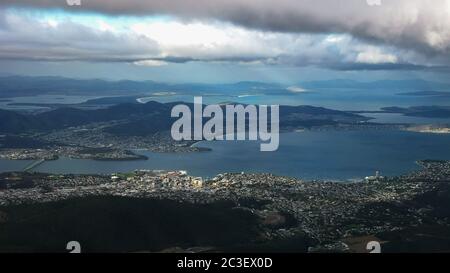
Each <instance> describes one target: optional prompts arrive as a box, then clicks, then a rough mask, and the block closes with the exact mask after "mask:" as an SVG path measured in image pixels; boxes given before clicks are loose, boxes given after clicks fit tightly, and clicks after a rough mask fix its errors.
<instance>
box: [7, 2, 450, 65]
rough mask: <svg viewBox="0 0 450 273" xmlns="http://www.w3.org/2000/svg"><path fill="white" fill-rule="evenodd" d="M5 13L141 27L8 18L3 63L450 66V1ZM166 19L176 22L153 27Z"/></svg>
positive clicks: (110, 5)
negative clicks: (76, 15)
mask: <svg viewBox="0 0 450 273" xmlns="http://www.w3.org/2000/svg"><path fill="white" fill-rule="evenodd" d="M0 7H3V8H9V7H36V8H42V9H46V10H48V9H49V8H53V7H55V8H63V9H66V10H70V11H72V12H83V11H95V12H98V13H103V14H114V15H116V14H120V15H132V16H139V17H140V18H142V20H141V21H139V20H138V21H136V22H132V23H127V24H126V25H122V26H121V29H118V27H117V25H114V24H112V25H111V24H110V22H109V21H106V22H105V21H101V20H99V21H98V23H96V24H95V25H86V24H83V22H78V21H76V20H73V18H71V16H72V15H67V17H66V18H63V19H59V20H58V21H54V22H52V21H51V20H47V19H43V18H39V17H33V16H24V15H23V14H20V13H15V12H14V11H11V10H9V9H6V10H3V11H2V13H3V14H2V16H0V18H2V19H0V31H2V35H1V36H0V42H1V45H0V49H1V51H0V54H1V55H0V57H1V58H12V59H14V58H25V59H26V58H28V59H30V58H35V59H48V60H71V59H77V60H90V61H102V60H103V61H128V62H134V63H136V64H138V65H149V66H159V65H164V64H166V63H167V62H183V61H190V60H193V61H214V62H220V61H231V62H237V63H241V64H259V63H262V64H268V65H276V64H287V65H301V66H304V65H317V66H327V67H330V68H337V69H352V68H353V67H355V68H358V69H359V68H365V67H368V69H370V68H369V67H370V66H371V68H372V69H377V68H380V69H385V68H389V67H391V68H397V69H414V68H426V67H442V66H448V64H449V63H450V57H449V56H450V54H449V53H450V1H449V0H433V1H432V2H430V1H426V0H391V1H383V2H382V5H381V6H369V5H368V4H367V2H366V0H302V1H298V0H278V1H269V0H247V1H238V0H216V1H212V0H183V1H181V0H180V1H178V0H160V1H140V0H128V1H119V0H109V1H107V2H105V1H100V0H82V5H81V6H68V5H67V4H66V1H64V0H60V1H59V0H58V1H57V0H54V1H50V0H28V1H27V0H14V1H12V0H2V1H0ZM161 14H166V15H172V16H175V17H174V18H172V19H171V20H168V21H167V20H166V21H164V20H163V21H147V20H146V18H147V17H148V16H149V15H161ZM92 16H95V15H92ZM119 18H120V17H119ZM110 20H114V19H110ZM117 20H120V19H117Z"/></svg>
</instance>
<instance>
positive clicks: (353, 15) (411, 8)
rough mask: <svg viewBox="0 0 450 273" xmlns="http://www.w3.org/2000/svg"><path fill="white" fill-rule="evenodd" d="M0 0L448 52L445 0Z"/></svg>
mask: <svg viewBox="0 0 450 273" xmlns="http://www.w3.org/2000/svg"><path fill="white" fill-rule="evenodd" d="M381 1H382V2H381V5H380V6H370V5H368V4H367V3H368V2H373V0H300V1H299V0H277V1H272V0H246V1H242V0H157V1H142V0H127V1H123V0H108V1H102V0H81V2H82V5H81V6H68V5H67V4H66V1H65V0H53V1H50V0H14V1H13V0H2V1H1V4H3V5H4V6H13V5H15V6H33V7H40V8H49V7H58V8H65V9H67V10H72V11H77V10H87V11H95V12H101V13H109V14H129V15H150V14H170V15H175V16H180V17H183V18H186V19H217V20H223V21H229V22H232V23H235V24H239V25H242V26H245V27H249V28H257V29H262V30H268V31H277V32H313V33H316V32H321V33H324V32H327V33H328V32H339V33H349V34H351V35H353V36H355V37H358V38H362V39H368V40H371V41H375V42H381V43H385V44H389V45H395V46H398V47H402V48H410V49H414V50H417V51H420V52H422V53H424V54H429V55H436V54H447V53H449V48H450V31H449V28H450V25H449V23H450V21H449V15H450V14H449V11H450V5H449V3H448V1H446V0H433V1H431V2H430V1H427V0H390V1H386V0H381Z"/></svg>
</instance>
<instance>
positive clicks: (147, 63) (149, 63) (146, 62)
mask: <svg viewBox="0 0 450 273" xmlns="http://www.w3.org/2000/svg"><path fill="white" fill-rule="evenodd" d="M133 64H135V65H138V66H164V65H168V63H167V62H164V61H158V60H142V61H136V62H133Z"/></svg>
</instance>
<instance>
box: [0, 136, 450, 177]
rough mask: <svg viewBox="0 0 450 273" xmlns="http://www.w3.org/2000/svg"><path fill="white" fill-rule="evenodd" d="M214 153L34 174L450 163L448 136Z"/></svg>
mask: <svg viewBox="0 0 450 273" xmlns="http://www.w3.org/2000/svg"><path fill="white" fill-rule="evenodd" d="M197 146H199V147H207V148H211V149H212V151H210V152H195V153H152V152H146V151H137V153H139V154H143V155H145V156H147V157H148V160H143V161H142V160H141V161H94V160H87V159H69V158H60V159H59V160H55V161H46V162H45V163H43V164H41V165H39V166H38V167H36V168H35V169H33V171H38V172H50V173H77V174H92V173H104V174H109V173H115V172H128V171H133V170H136V169H164V170H187V171H188V172H189V174H191V175H194V176H202V177H213V176H215V175H217V174H219V173H225V172H242V171H243V172H248V173H250V172H251V173H261V172H265V173H274V174H277V175H286V176H292V177H297V178H303V179H324V180H325V179H327V180H354V179H355V180H358V179H362V178H364V177H365V176H367V175H371V174H373V173H375V171H376V170H380V171H381V172H382V174H384V175H389V176H392V175H400V174H404V173H407V172H409V171H412V170H415V169H417V168H418V166H417V165H416V164H415V161H416V160H421V159H450V137H449V135H437V134H426V133H415V132H405V131H397V130H381V131H377V130H353V131H305V132H295V133H284V134H282V135H281V140H280V148H279V150H278V151H276V152H270V153H264V152H260V151H259V143H258V142H248V141H242V142H229V141H226V142H201V143H198V144H197ZM28 164H30V162H29V161H8V160H0V171H19V170H22V169H23V168H24V167H25V166H27V165H28Z"/></svg>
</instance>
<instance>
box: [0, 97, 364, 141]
mask: <svg viewBox="0 0 450 273" xmlns="http://www.w3.org/2000/svg"><path fill="white" fill-rule="evenodd" d="M176 104H178V102H174V103H159V102H154V101H150V102H148V103H145V104H141V103H122V104H117V105H114V106H110V107H107V108H102V109H96V110H83V109H77V108H67V107H61V108H58V109H55V110H51V111H47V112H43V113H39V114H23V113H17V112H14V111H7V110H0V123H1V126H0V133H13V134H19V133H28V132H45V131H50V130H58V129H63V128H67V127H73V126H80V125H85V124H89V123H93V122H108V121H121V123H120V124H119V125H114V126H111V127H108V128H107V129H106V131H108V132H110V133H113V134H115V135H147V134H152V133H155V132H159V131H166V130H170V128H171V126H172V124H173V122H174V121H175V119H173V118H171V117H170V116H171V115H170V113H171V109H172V107H173V106H174V105H176ZM187 105H188V106H189V107H191V108H193V104H187ZM366 120H368V119H367V118H365V117H363V116H360V115H357V114H352V113H347V112H342V111H336V110H331V109H326V108H322V107H313V106H280V127H281V128H290V127H298V126H304V127H308V126H316V125H333V124H336V123H339V122H341V123H355V122H360V121H366Z"/></svg>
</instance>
